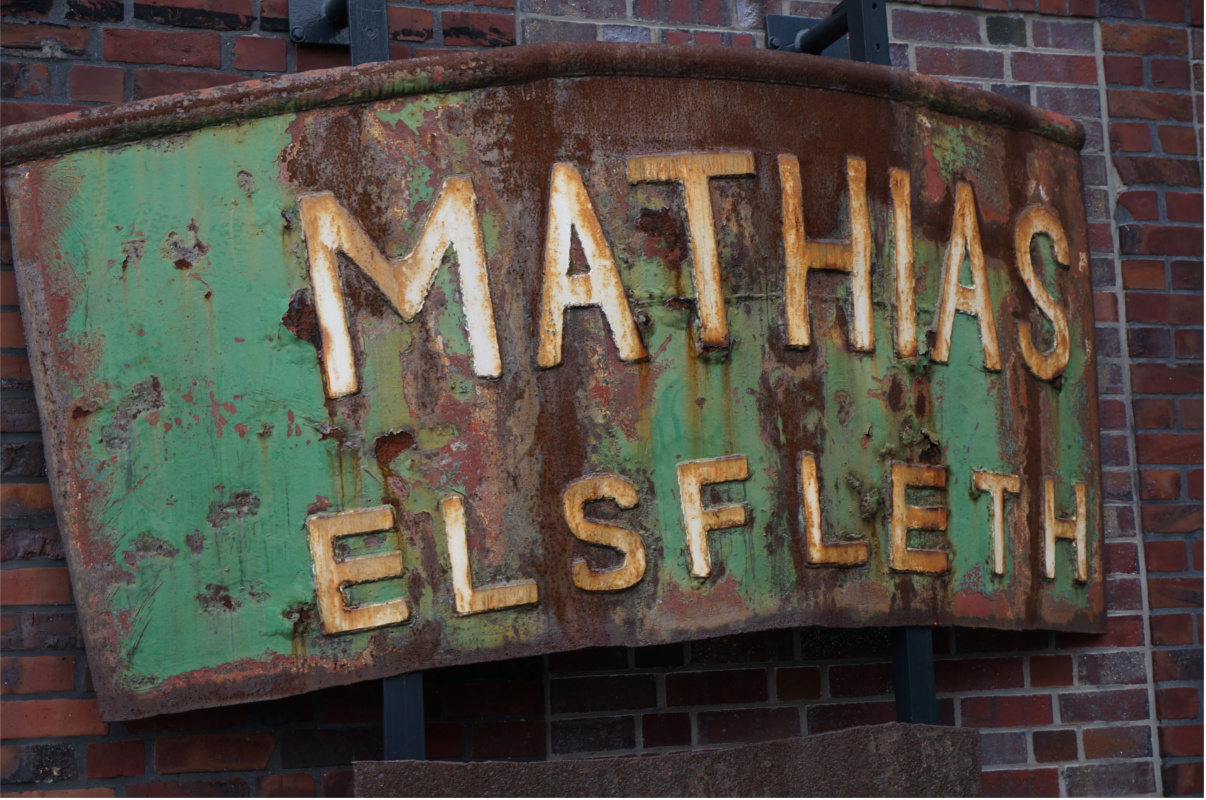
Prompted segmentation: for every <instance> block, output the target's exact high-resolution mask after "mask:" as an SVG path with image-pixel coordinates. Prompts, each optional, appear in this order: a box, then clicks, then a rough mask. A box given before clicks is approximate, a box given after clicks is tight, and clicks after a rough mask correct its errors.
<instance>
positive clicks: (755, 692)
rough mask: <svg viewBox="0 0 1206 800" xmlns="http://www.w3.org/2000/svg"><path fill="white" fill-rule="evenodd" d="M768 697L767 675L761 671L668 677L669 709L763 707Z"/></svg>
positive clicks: (693, 673) (689, 674) (682, 674)
mask: <svg viewBox="0 0 1206 800" xmlns="http://www.w3.org/2000/svg"><path fill="white" fill-rule="evenodd" d="M766 697H767V695H766V672H765V671H764V670H760V669H740V670H717V671H712V672H686V673H673V674H670V675H667V676H666V705H668V706H696V705H720V704H722V703H759V702H762V701H763V700H766Z"/></svg>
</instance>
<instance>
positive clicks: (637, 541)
mask: <svg viewBox="0 0 1206 800" xmlns="http://www.w3.org/2000/svg"><path fill="white" fill-rule="evenodd" d="M604 499H607V500H614V501H615V504H616V505H617V506H619V507H620V508H623V509H628V508H632V507H633V506H635V505H636V504H637V503H639V502H640V499H641V498H640V497H639V496H638V495H637V490H636V487H635V486H633V485H632V484H631V483H630V482H629V481H627V480H625V479H624V478H621V477H620V476H619V475H587V476H586V477H584V478H579V479H578V480H576V481H574V482H573V483H571V484H570V485H569V486H568V487H566V489H565V496H564V498H563V499H562V504H563V506H564V509H565V522H566V524H568V525H569V529H570V531H571V532H573V534H574V536H576V537H578V538H579V539H581V540H582V541H584V542H590V543H591V544H601V545H603V546H604V547H611V548H614V549H616V550H619V551H620V553H621V554H622V555H623V556H624V561H623V563H621V564H620V566H618V567H616V568H614V569H606V570H603V571H601V572H595V571H594V570H592V569H591V568H590V567H588V566H586V562H585V561H583V560H582V559H577V560H576V561H574V585H575V586H577V587H578V588H579V589H586V590H587V591H589V592H612V591H616V590H619V589H627V588H628V587H629V586H633V585H635V584H636V583H637V582H638V581H640V580H641V578H643V577H645V543H644V542H642V541H641V537H640V536H637V535H636V534H635V533H633V532H632V531H630V530H628V529H627V528H621V527H619V526H618V525H608V524H606V523H604V522H599V521H597V520H593V519H587V518H586V514H585V507H586V504H587V503H589V502H591V501H594V500H604Z"/></svg>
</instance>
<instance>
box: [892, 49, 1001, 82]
mask: <svg viewBox="0 0 1206 800" xmlns="http://www.w3.org/2000/svg"><path fill="white" fill-rule="evenodd" d="M913 52H914V54H915V55H916V58H917V71H918V72H921V73H922V74H925V75H943V76H955V77H966V78H1001V77H1004V75H1005V56H1004V55H1003V54H1002V53H1000V52H999V51H994V50H973V49H970V48H955V47H916V48H914V49H913Z"/></svg>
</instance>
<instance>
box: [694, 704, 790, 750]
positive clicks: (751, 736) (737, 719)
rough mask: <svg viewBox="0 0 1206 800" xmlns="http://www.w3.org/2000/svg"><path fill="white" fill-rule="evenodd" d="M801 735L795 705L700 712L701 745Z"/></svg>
mask: <svg viewBox="0 0 1206 800" xmlns="http://www.w3.org/2000/svg"><path fill="white" fill-rule="evenodd" d="M799 734H800V712H799V711H797V710H796V709H794V708H745V709H737V710H733V711H705V712H701V713H700V714H699V739H700V744H724V743H727V742H765V741H770V740H772V739H786V738H788V737H790V736H798V735H799Z"/></svg>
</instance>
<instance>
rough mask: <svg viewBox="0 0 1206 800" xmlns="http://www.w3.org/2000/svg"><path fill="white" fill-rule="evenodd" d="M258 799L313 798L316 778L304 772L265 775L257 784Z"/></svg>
mask: <svg viewBox="0 0 1206 800" xmlns="http://www.w3.org/2000/svg"><path fill="white" fill-rule="evenodd" d="M256 796H257V797H313V796H314V778H313V777H311V776H310V775H307V774H306V773H304V772H288V773H285V774H284V775H265V776H263V777H262V778H260V779H259V781H258V782H257V784H256Z"/></svg>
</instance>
